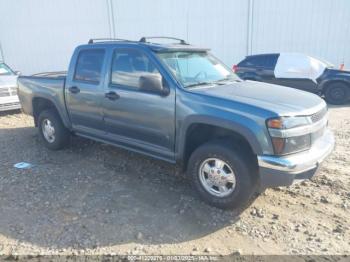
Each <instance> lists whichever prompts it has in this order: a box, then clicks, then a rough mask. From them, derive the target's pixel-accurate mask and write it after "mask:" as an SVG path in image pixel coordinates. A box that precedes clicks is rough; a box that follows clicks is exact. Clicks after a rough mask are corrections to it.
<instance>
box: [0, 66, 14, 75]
mask: <svg viewBox="0 0 350 262" xmlns="http://www.w3.org/2000/svg"><path fill="white" fill-rule="evenodd" d="M13 74H14V73H13V72H12V70H11V69H10V68H9V67H8V66H7V65H6V64H4V63H0V76H2V75H5V76H8V75H13Z"/></svg>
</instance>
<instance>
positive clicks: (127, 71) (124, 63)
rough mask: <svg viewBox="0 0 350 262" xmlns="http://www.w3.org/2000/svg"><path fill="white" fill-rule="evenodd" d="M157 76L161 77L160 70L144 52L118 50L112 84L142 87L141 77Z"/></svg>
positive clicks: (113, 68)
mask: <svg viewBox="0 0 350 262" xmlns="http://www.w3.org/2000/svg"><path fill="white" fill-rule="evenodd" d="M150 74H155V75H158V76H159V77H160V76H161V75H160V73H159V71H158V69H157V68H156V67H155V65H154V64H153V63H152V61H150V59H149V58H148V57H147V56H146V55H145V54H143V53H142V52H140V51H138V50H134V49H124V50H116V51H115V52H114V55H113V61H112V72H111V83H112V84H115V85H122V86H128V87H132V88H135V89H138V88H139V87H140V83H139V82H140V77H141V76H145V75H150Z"/></svg>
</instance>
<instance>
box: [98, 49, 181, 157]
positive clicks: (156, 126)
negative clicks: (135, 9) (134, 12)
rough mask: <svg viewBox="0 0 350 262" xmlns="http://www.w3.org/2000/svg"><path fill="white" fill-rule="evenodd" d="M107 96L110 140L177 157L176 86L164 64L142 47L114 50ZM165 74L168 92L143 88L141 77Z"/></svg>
mask: <svg viewBox="0 0 350 262" xmlns="http://www.w3.org/2000/svg"><path fill="white" fill-rule="evenodd" d="M111 51H112V54H111V59H110V60H111V61H110V62H109V64H110V70H109V79H108V83H107V84H106V85H105V93H106V97H105V98H104V100H103V108H104V124H105V127H106V131H107V132H108V137H107V139H109V140H111V141H112V142H114V143H117V144H119V145H122V146H123V145H124V146H127V147H128V148H132V149H134V150H137V151H142V152H143V153H148V154H152V155H154V156H156V157H161V158H166V159H168V160H173V158H174V139H175V88H174V87H171V86H170V85H169V81H167V79H166V77H165V72H164V71H163V70H162V67H161V66H159V65H157V61H156V59H155V58H154V57H152V56H151V55H150V54H148V53H146V52H145V51H143V50H142V49H138V48H133V47H127V48H122V47H118V48H115V49H114V50H111ZM149 74H154V75H157V76H159V77H162V80H163V86H164V85H167V87H168V88H169V89H170V92H169V94H168V95H161V94H157V93H150V92H147V91H142V90H140V89H139V80H140V77H141V76H145V75H149Z"/></svg>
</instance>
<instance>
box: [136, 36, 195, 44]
mask: <svg viewBox="0 0 350 262" xmlns="http://www.w3.org/2000/svg"><path fill="white" fill-rule="evenodd" d="M147 39H171V40H176V41H179V42H180V44H181V45H189V44H188V43H187V42H186V41H185V40H183V39H180V38H175V37H166V36H150V37H145V36H144V37H141V39H140V42H143V43H146V42H148V41H147Z"/></svg>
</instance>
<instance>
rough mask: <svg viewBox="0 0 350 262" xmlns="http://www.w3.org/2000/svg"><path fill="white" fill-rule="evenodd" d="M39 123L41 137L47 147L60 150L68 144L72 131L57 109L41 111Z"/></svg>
mask: <svg viewBox="0 0 350 262" xmlns="http://www.w3.org/2000/svg"><path fill="white" fill-rule="evenodd" d="M38 123H39V134H40V137H41V138H42V140H43V141H44V143H45V146H46V147H47V148H49V149H51V150H59V149H62V148H63V147H65V146H66V145H67V144H68V142H69V138H70V133H69V131H68V129H67V128H66V127H65V126H64V125H63V123H62V121H61V118H60V116H59V115H58V114H57V113H56V111H54V110H52V109H49V110H45V111H43V112H41V113H40V115H39V119H38Z"/></svg>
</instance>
